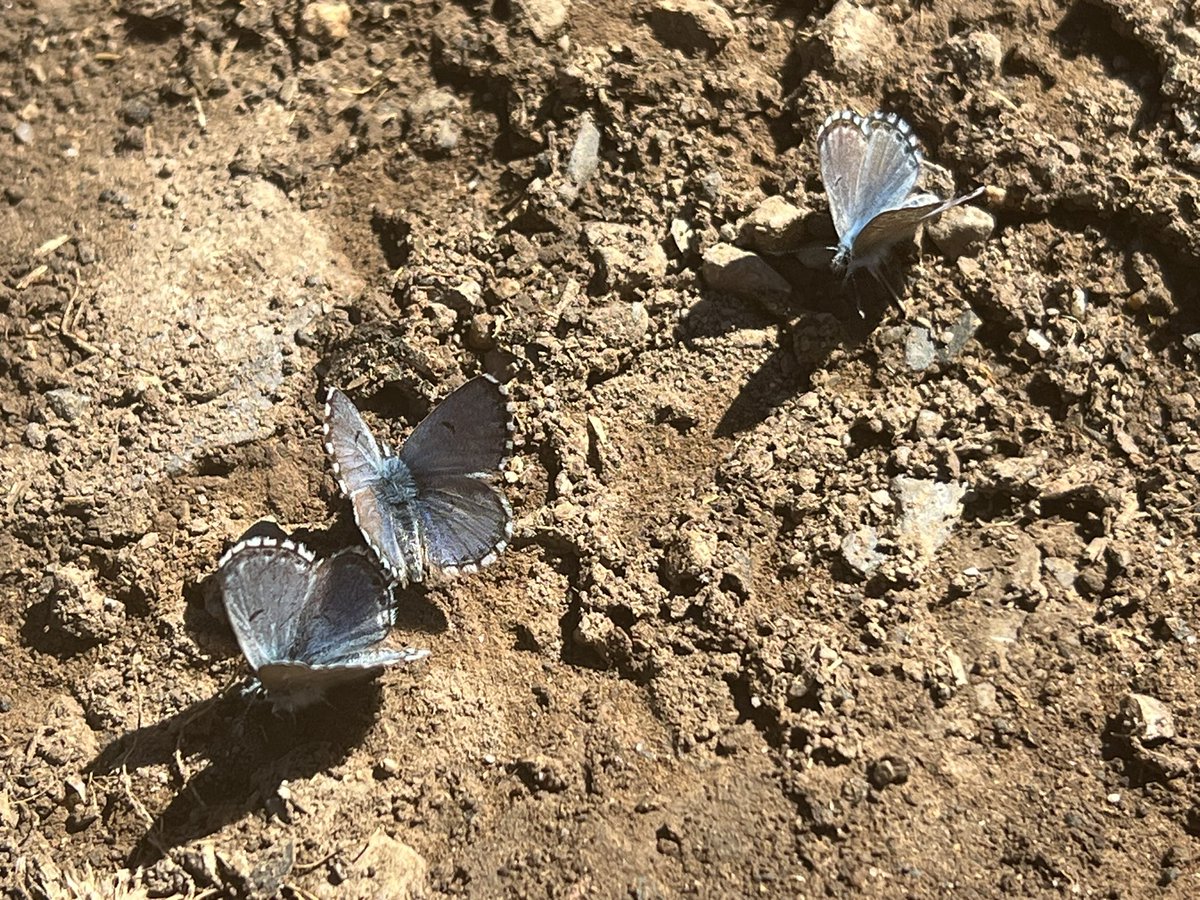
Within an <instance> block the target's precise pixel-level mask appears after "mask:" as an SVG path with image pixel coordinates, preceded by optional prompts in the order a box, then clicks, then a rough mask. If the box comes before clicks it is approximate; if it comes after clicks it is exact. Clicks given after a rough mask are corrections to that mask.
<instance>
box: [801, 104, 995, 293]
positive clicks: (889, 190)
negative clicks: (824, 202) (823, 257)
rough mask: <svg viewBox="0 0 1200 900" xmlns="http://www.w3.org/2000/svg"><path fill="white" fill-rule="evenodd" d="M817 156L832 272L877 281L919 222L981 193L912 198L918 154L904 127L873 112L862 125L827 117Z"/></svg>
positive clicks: (846, 114) (858, 120) (853, 118)
mask: <svg viewBox="0 0 1200 900" xmlns="http://www.w3.org/2000/svg"><path fill="white" fill-rule="evenodd" d="M817 150H818V152H819V154H820V157H821V178H822V180H823V181H824V182H825V192H826V193H827V194H828V196H829V212H830V214H831V215H832V216H833V227H834V228H835V229H836V230H837V234H838V245H837V248H836V252H835V254H834V257H833V269H834V271H835V272H845V273H846V274H850V273H852V272H853V271H854V270H856V269H858V268H862V267H866V268H867V269H868V270H869V271H870V272H871V273H872V274H874V275H875V276H876V277H877V278H879V277H880V276H879V272H880V266H881V264H882V262H883V258H884V256H885V255H886V254H887V251H888V250H889V249H890V248H891V247H892V246H893V245H894V244H896V243H898V242H899V241H902V240H906V239H908V238H910V237H912V236H913V234H915V233H916V230H917V226H918V225H920V224H921V223H922V222H924V221H926V220H927V219H931V218H933V217H934V216H937V215H939V214H940V213H943V212H945V211H946V210H948V209H950V208H951V207H953V206H958V205H959V204H960V203H965V202H966V201H968V200H972V199H974V198H975V197H977V196H979V194H981V193H982V192H983V188H982V187H981V188H978V189H977V190H975V191H972V192H971V193H969V194H966V195H965V196H962V197H957V198H955V199H953V200H943V199H942V198H941V197H938V196H937V195H935V194H930V193H925V192H918V193H913V189H914V188H915V187H916V185H917V180H918V179H919V178H920V175H921V163H922V156H921V151H920V149H919V148H918V146H917V138H916V136H915V135H914V134H913V133H912V129H911V128H910V127H909V125H908V123H907V122H905V121H904V120H903V119H901V118H900V117H899V116H897V115H896V114H895V113H884V112H873V113H871V115H869V116H867V117H866V118H864V117H863V116H860V115H859V114H858V113H856V112H853V111H852V110H843V111H841V112H837V113H834V114H833V115H831V116H830V117H829V118H827V119H826V120H825V124H824V125H822V126H821V130H820V132H818V134H817ZM880 280H881V281H882V279H880Z"/></svg>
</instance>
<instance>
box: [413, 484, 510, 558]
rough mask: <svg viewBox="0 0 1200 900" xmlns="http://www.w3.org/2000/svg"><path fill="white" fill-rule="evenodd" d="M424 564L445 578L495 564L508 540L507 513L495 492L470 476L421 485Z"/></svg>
mask: <svg viewBox="0 0 1200 900" xmlns="http://www.w3.org/2000/svg"><path fill="white" fill-rule="evenodd" d="M420 490H421V502H420V507H419V508H420V511H421V516H422V526H423V528H422V531H423V533H424V538H425V558H426V560H427V562H428V563H429V564H430V565H431V566H434V567H436V568H438V569H440V570H441V571H443V572H445V573H446V574H447V575H458V574H470V573H472V572H475V571H478V570H479V569H481V568H482V567H484V566H487V565H491V564H492V563H494V562H495V561H496V559H497V558H498V557H499V555H500V554H501V553H503V552H504V550H505V548H507V547H508V542H509V541H510V540H512V510H511V509H510V508H509V505H508V501H507V500H505V499H504V495H503V494H502V493H501V492H500V489H499V488H497V487H496V486H495V485H493V484H490V483H489V482H488V481H486V480H484V479H482V478H479V477H477V476H472V475H434V476H431V477H429V478H427V479H425V480H423V481H421V482H420Z"/></svg>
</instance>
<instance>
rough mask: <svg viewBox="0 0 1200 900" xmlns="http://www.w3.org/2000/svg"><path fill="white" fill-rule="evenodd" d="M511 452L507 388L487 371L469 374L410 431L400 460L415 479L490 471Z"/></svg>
mask: <svg viewBox="0 0 1200 900" xmlns="http://www.w3.org/2000/svg"><path fill="white" fill-rule="evenodd" d="M511 452H512V413H511V412H510V411H509V406H508V392H507V391H506V390H505V388H504V385H502V384H500V382H498V381H497V380H496V379H495V378H492V377H491V376H490V375H480V376H479V377H477V378H472V379H471V380H470V381H468V382H467V383H466V384H464V385H463V386H462V387H460V388H459V389H458V390H456V391H454V392H453V393H451V394H450V395H449V396H448V397H446V399H445V400H443V401H442V402H441V403H439V404H438V405H437V406H436V407H435V408H434V410H433V412H431V413H430V414H429V415H428V416H426V417H425V419H424V421H422V422H421V424H419V425H418V426H417V427H416V428H414V429H413V432H412V434H410V435H409V436H408V440H406V441H405V442H404V446H403V447H401V448H400V459H402V460H403V461H404V463H405V464H406V465H407V466H408V468H409V471H411V472H412V474H413V477H414V478H416V479H417V480H418V481H420V480H422V479H425V478H430V477H433V476H439V475H468V474H471V473H477V472H479V473H494V472H497V471H499V470H500V468H501V467H502V466H503V464H504V462H505V460H507V458H508V455H509V454H510V453H511Z"/></svg>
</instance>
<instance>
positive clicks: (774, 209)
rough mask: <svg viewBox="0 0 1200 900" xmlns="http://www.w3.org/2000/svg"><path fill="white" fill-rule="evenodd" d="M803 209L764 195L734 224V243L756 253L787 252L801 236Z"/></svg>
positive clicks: (795, 246) (781, 199) (804, 212)
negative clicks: (735, 237)
mask: <svg viewBox="0 0 1200 900" xmlns="http://www.w3.org/2000/svg"><path fill="white" fill-rule="evenodd" d="M806 215H807V213H806V211H805V210H803V209H800V208H799V207H798V206H793V205H792V204H791V203H788V202H787V201H786V200H784V199H783V198H782V197H778V196H775V197H768V198H767V199H766V200H764V201H763V202H762V203H760V204H758V206H757V207H756V208H755V210H754V211H753V212H752V213H750V215H748V216H746V217H745V218H744V219H742V220H741V221H740V222H738V225H737V239H736V243H737V245H738V246H739V247H744V248H746V249H747V250H755V251H758V252H760V253H791V252H794V251H795V250H797V249H798V248H799V246H800V241H801V240H802V239H803V237H804V230H805V229H804V220H805V216H806Z"/></svg>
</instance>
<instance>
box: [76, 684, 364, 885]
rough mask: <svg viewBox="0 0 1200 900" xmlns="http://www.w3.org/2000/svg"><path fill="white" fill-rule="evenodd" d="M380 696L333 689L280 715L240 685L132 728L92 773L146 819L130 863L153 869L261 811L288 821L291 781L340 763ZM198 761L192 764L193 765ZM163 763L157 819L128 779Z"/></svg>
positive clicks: (359, 690) (360, 689)
mask: <svg viewBox="0 0 1200 900" xmlns="http://www.w3.org/2000/svg"><path fill="white" fill-rule="evenodd" d="M381 698H382V690H381V688H380V685H379V684H378V683H377V682H370V683H367V684H357V685H350V686H347V687H345V688H342V689H339V690H335V691H331V692H330V694H329V696H328V697H327V698H326V700H325V702H322V703H319V704H316V705H314V706H311V707H308V708H306V709H303V710H300V711H298V712H296V713H294V714H289V715H277V714H275V713H274V712H273V711H272V709H271V705H270V703H269V702H266V701H263V700H260V699H258V698H256V697H252V696H248V695H244V694H243V693H242V692H240V691H238V690H237V689H236V688H235V689H230V690H227V691H225V692H223V693H221V694H218V695H217V696H215V697H212V698H209V699H207V700H202V701H200V702H198V703H195V704H192V705H191V706H189V707H187V708H186V709H184V710H182V711H181V712H178V713H176V714H175V715H173V716H169V717H167V718H165V719H163V720H161V721H159V722H155V723H153V724H151V725H145V726H142V727H140V728H136V729H134V730H132V731H129V732H126V733H125V734H123V735H122V736H121V737H119V738H117V739H116V740H114V741H113V742H112V743H110V744H109V745H108V746H106V747H105V748H104V749H103V750H102V751H101V752H100V753H99V754H98V755H97V757H96V758H95V759H94V760H93V761H92V762H91V763H90V764H89V766H88V772H89V773H90V774H91V775H93V776H94V777H97V778H100V777H104V776H109V777H112V776H117V777H116V779H114V780H116V781H118V783H120V784H122V785H123V788H117V789H116V791H115V793H116V795H117V796H120V793H121V790H124V792H125V796H126V798H127V803H128V804H129V805H130V806H132V807H133V808H134V810H135V811H136V814H137V815H138V816H139V817H140V818H141V819H143V821H144V822H145V826H146V829H145V832H144V834H142V836H141V837H140V838H139V839H137V840H136V842H135V843H134V844H133V846H132V847H130V848H129V851H128V856H127V861H126V865H127V866H129V867H130V868H133V867H135V866H150V865H153V864H154V863H155V862H156V861H158V860H159V859H161V858H162V857H164V856H166V855H167V854H168V853H169V852H170V850H171V849H172V848H174V847H178V846H181V845H183V844H187V843H189V842H190V841H193V840H196V839H197V838H201V837H204V836H206V835H209V834H212V833H214V832H216V831H219V830H220V829H221V828H223V827H224V826H226V825H228V824H229V823H231V822H235V821H237V820H239V819H241V818H243V817H244V816H245V815H246V814H247V813H250V812H253V811H255V810H260V809H261V810H263V811H264V812H265V813H266V814H267V815H269V816H271V815H273V816H276V817H277V818H279V819H281V820H283V821H289V820H290V816H291V810H290V808H289V807H288V804H287V802H286V801H285V800H284V799H283V798H281V797H280V795H279V788H280V786H281V785H282V784H283V783H284V782H285V781H295V780H298V779H305V778H310V777H312V776H313V775H315V774H317V773H318V772H322V771H326V770H328V769H330V768H331V767H334V766H336V765H338V764H340V763H341V762H342V761H343V760H345V759H346V757H347V756H349V754H350V753H351V752H352V751H353V749H354V748H355V747H357V746H358V745H359V744H360V743H361V742H362V739H363V737H364V736H365V735H366V734H367V732H368V731H369V730H370V728H371V727H372V725H373V724H374V722H375V720H376V717H377V713H378V709H379V707H380V703H381ZM197 759H200V760H202V762H201V763H200V764H199V767H198V768H197V767H196V760H197ZM155 765H166V766H168V767H169V768H170V770H171V772H172V776H173V781H174V784H175V786H176V790H175V794H174V797H173V799H172V800H171V801H170V802H169V803H168V804H167V805H166V807H165V808H164V809H162V810H161V811H159V812H158V813H157V814H153V813H151V812H150V811H149V810H148V809H147V807H146V805H145V804H143V803H142V801H141V800H139V799H138V798H137V797H136V795H135V789H134V788H133V787H132V786H131V785H132V782H130V781H129V780H128V779H127V778H125V777H124V776H125V774H126V773H128V772H132V771H136V770H138V769H142V768H144V767H147V766H155Z"/></svg>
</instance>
